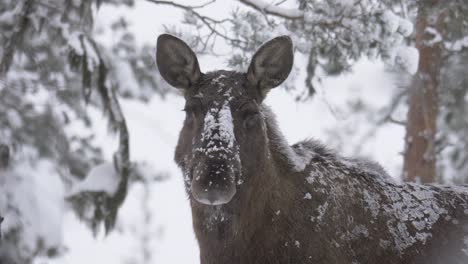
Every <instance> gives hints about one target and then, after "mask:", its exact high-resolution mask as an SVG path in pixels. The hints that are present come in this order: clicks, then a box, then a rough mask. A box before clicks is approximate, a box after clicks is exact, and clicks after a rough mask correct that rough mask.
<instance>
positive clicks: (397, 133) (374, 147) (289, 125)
mask: <svg viewBox="0 0 468 264" xmlns="http://www.w3.org/2000/svg"><path fill="white" fill-rule="evenodd" d="M183 2H184V1H181V3H183ZM185 2H187V3H189V1H185ZM224 4H225V2H224V1H220V2H219V3H216V4H214V5H212V6H209V7H208V8H207V10H206V12H210V13H212V14H216V16H218V17H223V16H225V15H226V12H228V11H229V8H230V7H229V6H225V5H224ZM117 16H126V17H129V18H130V21H131V22H132V24H131V25H130V27H131V31H133V32H134V34H135V37H136V40H137V42H138V43H140V44H144V43H150V44H152V45H154V46H155V42H156V38H157V36H158V35H159V34H162V33H164V32H165V31H164V28H163V24H170V23H174V22H175V21H179V20H180V19H181V18H182V13H181V12H179V11H178V10H175V9H173V8H171V7H165V6H157V5H154V4H151V3H148V2H146V1H137V2H136V6H135V7H134V8H133V9H119V8H114V7H109V6H103V7H101V9H100V10H99V11H98V12H97V16H96V19H97V21H96V23H95V24H96V26H97V27H99V26H100V25H106V23H108V21H111V18H115V17H117ZM99 38H102V42H104V43H105V42H107V43H112V42H113V41H114V39H113V36H112V34H108V32H103V33H102V36H100V37H99ZM217 51H219V54H226V51H227V48H226V47H224V46H222V42H221V41H220V42H219V47H217ZM223 52H224V53H223ZM227 55H229V54H226V55H225V56H224V57H223V55H221V56H217V57H213V56H199V60H200V65H201V69H202V71H204V72H207V71H211V70H216V69H222V68H224V69H225V68H226V59H227ZM302 56H303V55H301V54H300V53H296V58H295V60H296V61H295V66H296V67H300V68H301V67H305V65H306V58H304V57H302ZM123 77H125V76H123ZM295 85H297V86H303V85H304V84H303V79H302V78H297V79H296V81H295ZM129 86H130V87H131V89H138V87H135V86H136V85H135V84H132V83H131V82H130V83H129ZM317 89H318V91H317V95H316V96H315V97H314V98H313V99H312V100H309V101H305V102H297V101H295V100H294V95H293V94H291V92H288V91H285V90H284V89H283V88H277V89H275V90H273V91H272V92H270V94H269V95H268V97H267V100H266V101H265V104H267V105H270V106H271V107H272V109H273V111H274V112H275V113H276V115H277V118H278V123H279V126H280V128H281V130H282V131H283V133H284V134H285V136H286V138H287V139H288V141H289V142H290V143H291V144H292V143H294V142H296V141H298V140H301V139H304V138H307V137H313V138H316V139H319V140H322V141H324V142H326V143H327V144H328V145H330V146H332V147H336V148H338V147H339V149H340V151H341V152H342V153H343V154H345V155H360V156H366V157H371V158H372V159H373V160H376V161H378V162H379V163H380V164H381V165H382V166H383V167H384V168H385V169H386V170H387V171H388V172H389V173H390V174H391V175H392V176H394V177H395V178H399V177H400V174H401V166H402V156H401V154H400V153H401V151H402V150H403V137H404V127H402V126H398V125H395V124H390V123H389V124H384V125H383V127H382V128H383V129H379V130H378V131H377V132H375V133H373V132H372V127H371V126H372V125H371V124H370V122H366V120H362V116H360V117H355V116H353V114H352V112H350V111H347V109H348V108H347V107H346V104H347V102H348V101H349V100H350V99H353V98H357V97H359V98H360V99H361V100H362V101H364V102H366V104H367V105H369V106H371V107H374V108H375V109H379V108H380V107H383V106H384V105H385V104H388V100H389V99H390V98H391V97H392V95H393V93H394V92H395V90H397V88H396V86H395V80H394V79H393V77H392V75H391V74H390V73H388V71H386V67H385V65H384V64H383V62H381V61H369V60H367V59H363V60H361V61H359V62H358V63H357V64H356V65H355V66H354V67H353V69H352V71H351V72H350V73H346V74H343V75H341V76H339V77H324V78H323V79H322V82H321V84H320V85H319V86H317ZM300 90H302V89H300ZM121 103H122V107H123V110H124V115H125V116H126V119H127V122H128V127H129V130H130V136H131V138H130V143H131V156H132V159H134V160H137V161H139V162H141V161H144V162H147V163H148V164H149V165H150V166H151V167H153V168H155V169H156V170H157V172H158V173H162V174H164V175H168V176H169V177H168V178H167V179H166V180H164V181H161V182H155V183H152V184H151V185H149V189H148V188H145V186H144V185H142V184H139V183H137V184H134V185H132V186H131V188H130V190H129V193H128V196H127V198H126V200H125V202H124V205H123V207H122V209H121V210H120V211H119V217H118V220H117V227H116V228H117V230H116V231H117V232H112V233H111V234H110V235H109V236H105V235H104V232H103V231H102V232H100V233H99V234H97V236H96V237H94V236H93V234H92V233H91V232H90V231H89V228H87V227H86V226H85V224H83V223H81V222H80V221H79V220H78V219H77V217H76V216H75V215H74V214H73V213H72V212H70V211H69V212H68V213H67V214H66V215H65V216H64V217H63V219H62V220H63V228H62V229H61V230H51V229H50V228H51V226H52V227H57V228H60V226H61V224H60V223H57V224H56V225H49V224H50V223H47V224H44V229H43V230H40V232H43V233H49V234H52V233H53V234H57V239H58V240H60V239H63V240H64V242H65V245H66V251H65V254H63V256H61V257H59V258H56V259H53V260H49V259H37V260H36V263H38V264H39V263H51V264H52V263H54V264H75V263H77V264H78V263H80V264H81V263H116V264H118V263H122V264H127V263H140V261H141V260H140V258H141V257H142V255H143V249H142V248H141V246H140V243H139V239H141V238H142V237H145V235H146V236H147V237H149V240H150V245H151V251H152V252H151V253H152V263H164V264H169V263H199V260H198V258H199V257H198V254H199V253H198V247H197V242H196V240H195V237H194V234H193V230H192V226H191V213H190V208H189V202H188V200H187V197H186V195H185V192H184V189H183V182H182V176H181V173H180V171H179V169H178V168H177V167H176V165H175V163H174V162H173V155H174V149H175V144H176V141H177V137H178V132H179V130H180V129H181V126H182V121H183V118H184V113H183V112H182V111H181V109H182V108H183V106H184V101H183V99H182V97H180V96H177V95H174V94H169V95H166V97H165V98H161V97H160V96H158V95H155V96H154V97H152V98H150V99H149V102H148V103H147V104H145V103H142V102H139V101H134V100H128V99H126V100H121ZM87 111H88V113H89V114H90V116H91V117H92V119H93V120H94V122H93V124H94V128H93V131H94V132H95V133H96V144H98V145H99V146H102V148H103V150H104V157H105V158H106V160H109V161H110V160H112V154H113V153H114V151H115V148H116V141H117V139H116V138H114V137H112V136H111V135H109V133H108V129H107V122H106V121H105V118H104V117H103V115H102V113H101V111H99V110H97V109H95V108H93V107H88V108H87ZM398 114H400V115H401V116H402V117H404V114H405V112H404V111H403V112H401V113H397V115H398ZM397 117H398V116H397ZM359 118H361V119H359ZM368 124H369V125H368ZM350 128H351V129H352V130H353V131H351V132H352V133H350V134H349V138H346V140H347V141H345V142H336V141H334V137H333V133H332V131H333V130H337V129H338V130H342V132H343V131H344V132H345V133H346V130H347V129H350ZM75 129H76V131H77V133H79V132H80V128H79V127H76V128H75ZM369 133H372V134H371V135H372V137H370V136H369V135H370V134H369ZM337 140H338V139H337ZM340 140H343V139H342V138H340ZM348 141H349V144H348ZM361 141H362V142H363V144H362V146H360V147H359V148H358V151H356V145H357V144H359V142H361ZM356 152H357V153H356ZM48 170H49V169H48V167H47V164H44V166H41V167H40V170H39V171H38V173H37V175H36V176H34V177H37V178H35V180H36V181H37V182H40V181H39V178H38V177H40V176H41V175H45V174H47V172H48ZM51 179H53V177H51ZM57 184H58V185H60V183H57ZM48 188H49V186H38V187H37V189H38V190H39V191H45V192H47V189H48ZM55 190H60V188H55ZM50 195H51V196H53V195H56V194H52V193H51V194H50ZM145 195H146V196H149V199H144V197H143V196H145ZM51 200H57V199H52V198H51ZM142 201H149V202H147V203H144V202H142ZM51 206H52V205H51ZM54 206H57V207H63V206H65V205H64V204H59V205H54ZM144 207H147V208H149V209H150V210H149V211H150V212H152V215H151V220H152V221H151V223H149V224H148V223H145V219H146V218H145V217H146V216H145V215H143V212H144V210H142V208H144ZM52 211H53V210H52ZM37 215H38V218H39V219H40V216H41V214H40V213H38V214H37ZM54 219H60V217H55V218H54ZM143 227H145V228H143ZM135 234H140V235H141V237H138V236H136V235H135Z"/></svg>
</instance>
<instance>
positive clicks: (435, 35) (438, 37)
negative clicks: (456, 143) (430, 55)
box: [425, 27, 442, 46]
mask: <svg viewBox="0 0 468 264" xmlns="http://www.w3.org/2000/svg"><path fill="white" fill-rule="evenodd" d="M425 33H426V34H428V35H432V36H433V37H432V39H431V40H428V41H426V45H429V46H433V45H434V44H437V43H439V42H441V41H442V35H440V33H439V31H437V29H435V28H433V27H427V28H426V30H425Z"/></svg>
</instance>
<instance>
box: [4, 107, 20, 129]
mask: <svg viewBox="0 0 468 264" xmlns="http://www.w3.org/2000/svg"><path fill="white" fill-rule="evenodd" d="M6 117H7V120H8V123H9V125H10V126H12V127H13V128H20V127H21V126H22V125H23V120H22V119H21V116H20V115H19V113H18V111H16V110H14V109H9V110H8V111H7V112H6Z"/></svg>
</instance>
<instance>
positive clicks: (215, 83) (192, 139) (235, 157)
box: [176, 71, 259, 205]
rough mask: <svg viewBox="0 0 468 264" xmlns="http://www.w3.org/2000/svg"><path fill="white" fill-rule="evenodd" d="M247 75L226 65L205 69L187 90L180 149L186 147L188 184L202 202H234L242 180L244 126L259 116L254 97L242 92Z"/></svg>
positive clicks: (194, 195) (186, 177)
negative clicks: (198, 81)
mask: <svg viewBox="0 0 468 264" xmlns="http://www.w3.org/2000/svg"><path fill="white" fill-rule="evenodd" d="M237 75H239V76H237ZM243 78H244V76H243V75H240V74H238V73H233V72H224V71H219V72H214V73H210V74H206V76H205V77H204V80H203V81H202V82H201V84H200V87H199V89H197V91H196V92H195V93H194V94H192V95H188V96H186V106H185V112H186V119H185V122H184V127H183V129H182V132H181V135H180V139H179V144H178V149H177V150H176V153H177V152H183V153H180V154H182V155H183V157H184V161H183V164H184V167H185V174H186V175H185V180H186V186H187V187H188V188H189V190H190V193H191V196H192V198H194V199H195V200H196V201H197V202H200V203H202V204H207V205H220V204H226V203H228V202H230V201H231V199H232V198H233V197H234V195H235V194H236V191H237V190H236V188H237V186H236V185H238V184H240V183H241V182H242V178H241V176H242V175H241V174H242V166H241V149H242V146H241V145H242V144H243V142H244V141H245V140H244V138H245V135H246V132H247V131H246V129H249V127H252V126H253V125H252V124H256V123H258V122H257V121H259V118H258V116H259V115H258V111H257V110H256V104H255V102H254V100H253V99H250V98H249V97H248V96H246V95H244V92H245V89H244V88H243V87H242V80H243ZM247 106H250V107H247ZM252 108H255V109H253V110H252ZM245 109H250V110H248V111H246V110H245ZM246 120H249V121H248V122H247V121H246ZM176 156H177V154H176Z"/></svg>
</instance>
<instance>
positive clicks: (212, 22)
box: [146, 0, 247, 45]
mask: <svg viewBox="0 0 468 264" xmlns="http://www.w3.org/2000/svg"><path fill="white" fill-rule="evenodd" d="M146 1H148V2H151V3H154V4H158V5H169V6H173V7H176V8H179V9H182V10H185V11H187V12H190V13H191V14H193V15H194V16H196V17H197V18H198V19H200V21H201V22H202V23H203V24H205V26H206V27H207V28H208V29H209V30H210V31H211V32H214V34H216V35H217V36H219V37H221V38H223V39H225V40H228V41H230V42H232V43H233V44H237V45H238V44H239V43H242V44H247V42H245V41H243V40H240V39H235V38H232V37H230V36H228V35H227V34H225V33H222V32H220V31H219V30H218V29H217V28H216V26H217V25H220V24H223V23H226V22H232V20H231V19H227V18H226V19H221V20H217V19H213V18H211V17H208V16H204V15H202V14H200V13H199V12H197V11H195V9H198V8H202V7H204V6H207V5H208V4H212V3H214V2H215V1H210V2H208V3H205V4H203V5H199V6H187V5H182V4H179V3H176V2H173V1H159V0H146Z"/></svg>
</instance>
